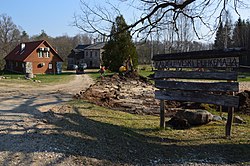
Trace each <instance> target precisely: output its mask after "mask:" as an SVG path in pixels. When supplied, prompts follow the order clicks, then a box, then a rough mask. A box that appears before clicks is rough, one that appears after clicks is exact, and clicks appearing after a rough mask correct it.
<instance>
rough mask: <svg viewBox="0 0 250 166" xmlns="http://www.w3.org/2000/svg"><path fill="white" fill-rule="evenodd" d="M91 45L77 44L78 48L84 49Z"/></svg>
mask: <svg viewBox="0 0 250 166" xmlns="http://www.w3.org/2000/svg"><path fill="white" fill-rule="evenodd" d="M88 46H90V44H84V45H82V44H79V45H78V46H76V48H75V49H76V50H84V49H85V48H86V47H88Z"/></svg>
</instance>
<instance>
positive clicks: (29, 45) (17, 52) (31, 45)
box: [4, 40, 63, 61]
mask: <svg viewBox="0 0 250 166" xmlns="http://www.w3.org/2000/svg"><path fill="white" fill-rule="evenodd" d="M43 43H44V44H46V45H48V47H50V49H51V51H53V52H54V53H55V54H56V55H58V53H57V51H56V50H54V48H53V47H52V46H51V45H50V44H49V43H48V42H47V41H46V40H40V41H32V42H24V43H20V44H18V45H17V46H16V47H15V48H14V49H13V50H12V51H11V52H10V53H9V54H8V55H7V56H6V57H5V58H4V59H5V60H14V61H25V59H26V58H27V57H28V56H29V55H30V54H31V53H32V52H33V51H34V50H36V49H37V48H38V47H39V46H40V45H41V44H43ZM21 44H25V48H24V50H23V51H21V49H20V48H21ZM58 57H59V58H60V59H61V61H63V59H62V58H61V57H60V56H59V55H58Z"/></svg>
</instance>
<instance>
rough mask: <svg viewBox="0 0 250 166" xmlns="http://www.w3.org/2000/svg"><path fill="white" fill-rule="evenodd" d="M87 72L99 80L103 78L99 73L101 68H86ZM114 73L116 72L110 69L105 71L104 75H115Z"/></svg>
mask: <svg viewBox="0 0 250 166" xmlns="http://www.w3.org/2000/svg"><path fill="white" fill-rule="evenodd" d="M85 73H86V74H88V75H89V76H90V77H91V78H92V79H94V80H99V79H100V78H101V75H100V73H99V69H87V70H85ZM114 73H115V72H110V71H108V70H106V71H105V73H104V77H105V76H110V75H113V74H114Z"/></svg>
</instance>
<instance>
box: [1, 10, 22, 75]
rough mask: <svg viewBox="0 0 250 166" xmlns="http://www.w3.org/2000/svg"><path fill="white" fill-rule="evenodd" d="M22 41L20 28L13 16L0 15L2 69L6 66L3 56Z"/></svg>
mask: <svg viewBox="0 0 250 166" xmlns="http://www.w3.org/2000/svg"><path fill="white" fill-rule="evenodd" d="M19 41H20V30H19V29H18V27H17V26H16V25H15V24H14V23H13V21H12V19H11V17H9V16H7V15H6V14H2V15H0V70H1V69H2V68H3V66H4V60H3V58H4V57H5V56H6V55H7V54H8V53H9V52H10V51H11V49H13V47H15V46H16V44H17V43H19Z"/></svg>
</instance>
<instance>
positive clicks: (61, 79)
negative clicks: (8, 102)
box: [1, 72, 74, 84]
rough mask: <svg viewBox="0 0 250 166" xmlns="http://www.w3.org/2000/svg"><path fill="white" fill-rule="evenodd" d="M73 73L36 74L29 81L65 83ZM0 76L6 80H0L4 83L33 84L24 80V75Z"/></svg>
mask: <svg viewBox="0 0 250 166" xmlns="http://www.w3.org/2000/svg"><path fill="white" fill-rule="evenodd" d="M73 74H74V73H62V74H55V75H54V74H36V75H35V77H34V78H33V79H31V80H40V81H41V84H52V83H67V82H69V81H70V80H72V78H73ZM1 76H5V77H7V78H8V79H5V80H1V81H5V82H10V83H11V82H13V80H14V81H15V83H33V82H31V80H27V79H25V76H24V74H16V73H9V72H7V73H3V72H2V74H1Z"/></svg>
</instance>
